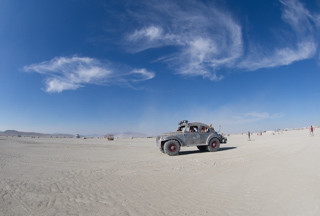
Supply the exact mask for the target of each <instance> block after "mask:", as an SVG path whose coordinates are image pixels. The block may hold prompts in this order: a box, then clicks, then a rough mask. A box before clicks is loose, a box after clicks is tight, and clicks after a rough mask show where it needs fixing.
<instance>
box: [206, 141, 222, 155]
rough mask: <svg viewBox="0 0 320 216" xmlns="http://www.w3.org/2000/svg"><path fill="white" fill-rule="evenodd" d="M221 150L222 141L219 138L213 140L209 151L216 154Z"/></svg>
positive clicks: (209, 145)
mask: <svg viewBox="0 0 320 216" xmlns="http://www.w3.org/2000/svg"><path fill="white" fill-rule="evenodd" d="M219 148H220V141H219V140H218V139H217V138H213V139H211V140H210V141H209V144H208V151H209V152H215V151H218V149H219Z"/></svg>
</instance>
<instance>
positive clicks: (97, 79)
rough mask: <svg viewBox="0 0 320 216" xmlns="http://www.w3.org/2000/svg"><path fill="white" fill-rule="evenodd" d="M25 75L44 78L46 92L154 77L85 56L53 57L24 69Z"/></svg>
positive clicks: (142, 71)
mask: <svg viewBox="0 0 320 216" xmlns="http://www.w3.org/2000/svg"><path fill="white" fill-rule="evenodd" d="M23 70H24V71H26V72H37V73H40V74H43V75H45V76H46V78H45V83H46V88H45V91H46V92H62V91H64V90H76V89H78V88H80V87H83V86H84V85H86V84H97V85H112V84H116V85H128V86H131V83H133V82H135V83H136V82H142V81H146V80H149V79H152V78H154V77H155V74H154V73H153V72H150V71H147V70H146V69H128V68H126V67H120V66H115V65H114V64H112V63H110V62H102V61H99V60H98V59H94V58H89V57H71V58H68V57H56V58H54V59H52V60H50V61H44V62H41V63H37V64H32V65H28V66H24V67H23Z"/></svg>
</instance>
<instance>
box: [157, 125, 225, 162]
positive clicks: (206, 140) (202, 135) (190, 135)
mask: <svg viewBox="0 0 320 216" xmlns="http://www.w3.org/2000/svg"><path fill="white" fill-rule="evenodd" d="M156 143H157V146H158V147H159V148H160V151H161V152H163V153H167V154H168V155H170V156H173V155H177V154H179V151H180V147H182V146H197V147H198V149H199V150H200V151H210V152H214V151H217V150H218V149H219V148H220V143H227V139H226V138H225V137H223V136H222V135H221V134H218V133H217V132H216V131H214V129H213V128H211V127H210V126H208V125H206V124H203V123H200V122H193V123H189V122H188V121H187V120H184V121H181V122H180V123H179V128H178V130H177V131H176V132H171V133H165V134H162V135H160V136H158V137H157V139H156Z"/></svg>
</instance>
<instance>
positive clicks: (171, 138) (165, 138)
mask: <svg viewBox="0 0 320 216" xmlns="http://www.w3.org/2000/svg"><path fill="white" fill-rule="evenodd" d="M168 140H177V141H178V142H179V144H180V146H183V145H184V142H183V141H182V140H181V139H180V138H179V137H176V136H167V137H164V138H163V139H161V144H162V143H165V142H167V141H168Z"/></svg>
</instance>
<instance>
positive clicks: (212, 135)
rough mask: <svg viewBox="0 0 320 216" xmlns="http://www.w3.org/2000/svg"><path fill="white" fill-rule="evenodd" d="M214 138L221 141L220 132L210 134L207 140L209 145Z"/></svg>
mask: <svg viewBox="0 0 320 216" xmlns="http://www.w3.org/2000/svg"><path fill="white" fill-rule="evenodd" d="M213 138H217V139H218V140H219V141H220V139H219V136H218V134H216V133H214V134H211V135H210V136H208V138H207V142H206V143H207V145H209V142H210V140H211V139H213Z"/></svg>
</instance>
